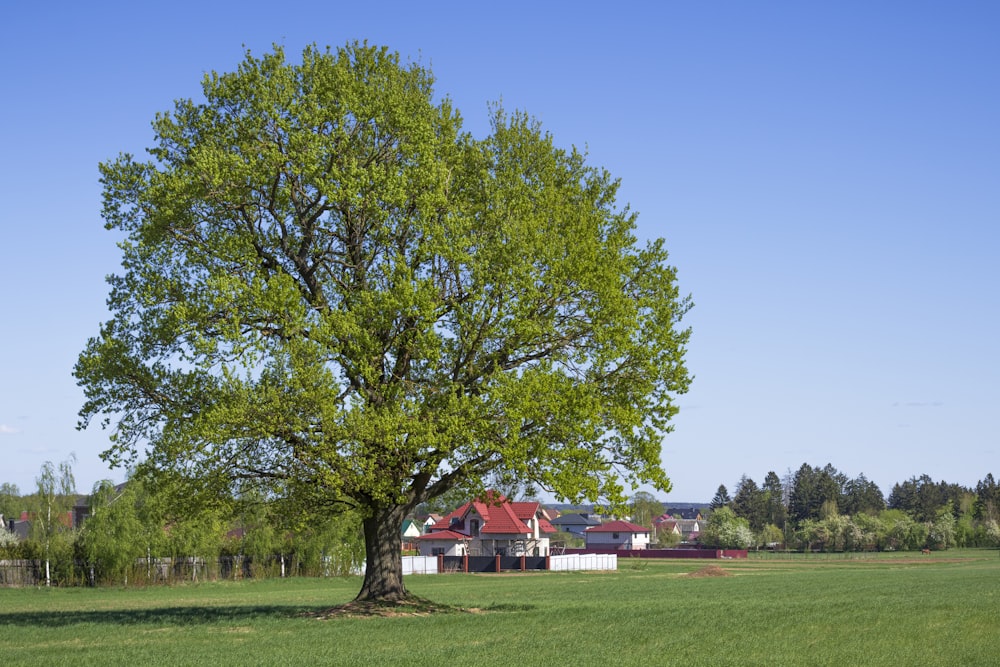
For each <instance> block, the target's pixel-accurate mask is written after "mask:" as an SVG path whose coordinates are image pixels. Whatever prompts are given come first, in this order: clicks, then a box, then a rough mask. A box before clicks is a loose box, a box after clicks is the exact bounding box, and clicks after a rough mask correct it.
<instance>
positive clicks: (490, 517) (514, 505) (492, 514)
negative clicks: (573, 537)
mask: <svg viewBox="0 0 1000 667" xmlns="http://www.w3.org/2000/svg"><path fill="white" fill-rule="evenodd" d="M470 510H475V512H476V514H478V515H479V516H481V517H482V520H483V525H482V528H481V529H480V532H481V533H485V534H488V535H490V534H492V535H515V534H516V535H525V534H529V533H531V528H530V527H528V524H527V523H526V522H527V521H528V520H530V519H531V518H532V517H534V516H535V515H536V513H537V512H538V510H539V504H538V503H537V502H510V501H508V500H507V498H506V497H504V495H503V494H501V493H497V492H496V491H487V492H486V494H485V495H484V496H483V498H482V499H478V500H474V501H472V502H469V503H465V504H464V505H462V506H461V507H459V508H458V509H456V510H455V511H453V512H451V513H450V514H448V515H447V516H445V517H444V518H443V519H441V520H440V521H438V522H437V523H435V524H434V525H433V526H431V528H430V530H431V531H432V532H431V534H434V533H438V532H440V531H446V530H453V528H452V519H459V520H461V521H462V522H463V523H462V528H463V530H468V529H469V526H468V525H467V524H466V522H465V517H466V516H467V515H468V514H469V511H470ZM538 529H539V531H540V532H542V533H554V532H556V529H555V527H553V526H552V524H551V523H549V522H548V521H547V520H545V519H543V518H540V519H539V520H538Z"/></svg>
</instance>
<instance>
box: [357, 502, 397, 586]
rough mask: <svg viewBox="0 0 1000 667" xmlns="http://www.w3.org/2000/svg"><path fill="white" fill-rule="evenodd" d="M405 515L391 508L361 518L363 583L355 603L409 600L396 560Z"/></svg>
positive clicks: (381, 508)
mask: <svg viewBox="0 0 1000 667" xmlns="http://www.w3.org/2000/svg"><path fill="white" fill-rule="evenodd" d="M405 515H406V507H405V506H402V505H391V506H389V507H380V508H377V509H376V510H374V511H373V512H372V513H371V515H370V516H368V517H367V518H365V520H364V531H365V580H364V583H363V584H362V585H361V592H360V593H358V596H357V598H355V599H356V600H379V601H398V600H404V599H406V598H407V597H409V593H407V592H406V586H404V585H403V562H402V559H401V558H400V553H401V552H402V548H403V536H402V535H401V534H400V530H401V529H402V527H403V519H404V518H405Z"/></svg>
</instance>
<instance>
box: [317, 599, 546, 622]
mask: <svg viewBox="0 0 1000 667" xmlns="http://www.w3.org/2000/svg"><path fill="white" fill-rule="evenodd" d="M531 608H532V607H531V605H502V604H501V605H494V606H492V607H487V608H485V609H480V608H478V607H455V606H453V605H449V604H439V603H437V602H431V601H430V600H425V599H423V598H419V597H416V596H410V597H408V598H406V599H404V600H397V601H389V600H352V601H351V602H348V603H346V604H342V605H337V606H336V607H331V608H330V609H324V610H322V611H311V612H307V613H305V614H303V615H304V616H306V617H307V618H315V619H319V620H321V621H328V620H331V619H335V618H400V617H408V616H430V615H431V614H488V613H491V612H503V611H525V610H527V609H531Z"/></svg>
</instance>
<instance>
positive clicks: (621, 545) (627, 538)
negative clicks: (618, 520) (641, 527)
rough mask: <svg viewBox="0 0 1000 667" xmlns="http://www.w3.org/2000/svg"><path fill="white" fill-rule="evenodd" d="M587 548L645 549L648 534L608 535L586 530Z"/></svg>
mask: <svg viewBox="0 0 1000 667" xmlns="http://www.w3.org/2000/svg"><path fill="white" fill-rule="evenodd" d="M585 537H586V544H587V546H588V547H601V548H608V547H614V548H615V549H646V548H647V547H649V533H610V532H604V531H600V532H595V531H592V530H588V531H587V532H586V533H585Z"/></svg>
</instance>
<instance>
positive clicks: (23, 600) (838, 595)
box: [0, 550, 1000, 667]
mask: <svg viewBox="0 0 1000 667" xmlns="http://www.w3.org/2000/svg"><path fill="white" fill-rule="evenodd" d="M407 585H408V587H409V588H410V590H411V591H412V592H413V593H415V594H417V595H419V596H421V597H424V598H427V599H429V600H432V601H434V602H436V603H441V604H447V605H454V606H456V607H460V608H463V609H465V610H467V611H462V612H452V613H435V614H430V615H401V616H389V617H371V616H369V617H350V616H336V617H332V618H327V619H325V620H321V619H319V618H317V617H316V614H318V613H320V612H323V611H325V610H328V609H330V608H331V607H333V606H335V605H339V604H342V603H345V602H348V601H349V600H351V598H353V596H354V595H355V593H356V592H357V590H358V588H359V586H360V580H359V579H358V578H353V577H352V578H344V579H340V578H334V579H305V578H299V579H285V580H267V581H241V582H217V583H210V584H190V585H180V586H173V587H149V588H126V589H121V588H105V589H87V588H69V589H49V590H46V589H38V588H31V589H0V665H3V666H4V667H10V666H13V665H46V666H54V665H144V664H156V665H215V666H221V665H364V666H367V665H432V664H451V665H462V666H463V667H466V666H469V665H519V666H520V665H602V666H604V665H668V664H677V665H685V666H689V665H898V664H921V665H962V666H968V665H996V664H1000V553H998V552H997V551H996V550H969V551H952V552H937V553H934V554H932V555H930V556H921V555H920V554H912V553H910V554H900V555H881V554H880V555H878V556H867V557H862V556H859V555H857V554H850V555H840V554H837V555H810V556H784V555H780V554H778V555H769V556H754V555H753V554H752V555H751V558H750V559H748V560H746V561H732V560H726V561H697V560H690V561H685V560H671V561H651V560H638V559H622V560H620V561H619V571H618V572H600V573H598V572H594V573H585V572H552V573H548V572H542V573H528V574H517V573H511V574H502V575H492V574H481V575H462V574H450V575H418V576H412V577H408V578H407Z"/></svg>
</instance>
